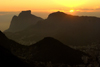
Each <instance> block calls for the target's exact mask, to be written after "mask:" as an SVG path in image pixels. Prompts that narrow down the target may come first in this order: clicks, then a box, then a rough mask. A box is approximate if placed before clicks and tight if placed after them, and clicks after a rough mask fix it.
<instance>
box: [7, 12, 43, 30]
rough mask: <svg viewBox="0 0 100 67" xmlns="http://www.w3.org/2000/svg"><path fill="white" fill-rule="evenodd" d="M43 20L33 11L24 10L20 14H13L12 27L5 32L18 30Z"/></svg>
mask: <svg viewBox="0 0 100 67" xmlns="http://www.w3.org/2000/svg"><path fill="white" fill-rule="evenodd" d="M40 20H43V19H42V18H40V17H37V16H35V15H32V14H31V11H30V10H29V11H22V12H21V13H20V14H19V15H18V16H16V15H15V16H13V18H12V21H11V24H10V27H9V29H8V30H6V31H5V32H17V31H21V30H24V29H25V28H27V27H29V26H31V25H34V24H36V23H37V22H38V21H40Z"/></svg>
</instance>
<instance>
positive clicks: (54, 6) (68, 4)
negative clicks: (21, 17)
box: [0, 0, 100, 12]
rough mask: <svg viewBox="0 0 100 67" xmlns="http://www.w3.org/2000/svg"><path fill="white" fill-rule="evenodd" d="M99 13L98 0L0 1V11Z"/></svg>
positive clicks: (99, 3) (99, 5)
mask: <svg viewBox="0 0 100 67" xmlns="http://www.w3.org/2000/svg"><path fill="white" fill-rule="evenodd" d="M28 9H29V10H32V11H38V12H47V11H49V12H52V11H56V10H62V11H65V12H68V11H70V10H72V9H73V10H74V11H82V12H83V11H92V12H93V11H99V10H100V0H0V11H22V10H28Z"/></svg>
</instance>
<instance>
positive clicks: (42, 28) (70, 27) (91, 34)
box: [5, 11, 100, 45]
mask: <svg viewBox="0 0 100 67" xmlns="http://www.w3.org/2000/svg"><path fill="white" fill-rule="evenodd" d="M99 30H100V18H97V17H91V16H90V17H88V16H72V15H69V14H65V13H63V12H59V11H58V12H54V13H51V14H50V15H49V16H48V18H47V19H45V20H41V21H38V22H37V23H36V25H32V26H30V27H28V28H26V29H24V30H22V31H20V32H16V33H8V32H5V34H6V36H7V37H8V38H10V39H13V40H15V41H17V42H19V43H22V44H26V45H27V44H28V45H29V44H32V43H36V42H38V41H39V40H41V39H43V38H44V37H53V38H55V39H58V40H59V41H61V42H62V43H64V44H68V45H91V44H92V43H99V42H100V31H99Z"/></svg>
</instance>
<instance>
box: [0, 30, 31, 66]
mask: <svg viewBox="0 0 100 67" xmlns="http://www.w3.org/2000/svg"><path fill="white" fill-rule="evenodd" d="M4 42H5V43H8V46H9V42H8V39H7V37H6V36H5V35H4V34H3V33H2V32H1V31H0V66H1V67H6V66H10V67H30V66H29V64H27V63H25V62H23V61H22V60H21V59H19V58H18V57H16V56H14V55H13V54H12V53H11V52H10V50H8V49H7V47H8V46H7V45H5V43H4ZM1 45H3V46H4V47H3V46H1ZM5 47H6V48H5Z"/></svg>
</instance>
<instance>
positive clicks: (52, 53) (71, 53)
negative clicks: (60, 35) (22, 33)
mask: <svg viewBox="0 0 100 67" xmlns="http://www.w3.org/2000/svg"><path fill="white" fill-rule="evenodd" d="M0 41H1V42H0V45H2V46H4V47H5V48H7V49H9V50H10V51H11V52H12V53H13V54H14V55H16V56H17V57H19V58H21V59H23V60H25V61H27V62H28V63H30V64H31V65H32V64H33V65H34V62H45V63H46V62H51V63H53V64H58V63H63V64H68V65H79V64H84V62H83V60H82V57H83V56H86V57H89V55H87V54H86V53H84V52H82V51H79V50H75V49H73V48H70V47H68V46H66V45H64V44H63V43H61V42H60V41H58V40H56V39H54V38H52V37H46V38H44V39H43V40H41V41H39V42H37V43H35V44H33V45H31V46H23V45H21V44H18V43H16V42H14V41H12V40H9V39H8V38H7V37H6V36H5V35H4V34H3V33H2V32H0Z"/></svg>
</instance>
